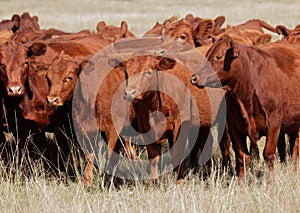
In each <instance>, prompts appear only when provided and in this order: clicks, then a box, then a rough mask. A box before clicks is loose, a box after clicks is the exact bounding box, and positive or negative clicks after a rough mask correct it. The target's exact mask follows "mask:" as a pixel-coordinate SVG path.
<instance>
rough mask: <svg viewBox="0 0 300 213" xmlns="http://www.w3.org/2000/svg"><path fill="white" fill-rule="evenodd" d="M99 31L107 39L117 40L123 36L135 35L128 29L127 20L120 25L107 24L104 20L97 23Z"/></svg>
mask: <svg viewBox="0 0 300 213" xmlns="http://www.w3.org/2000/svg"><path fill="white" fill-rule="evenodd" d="M97 31H98V33H99V34H100V35H101V36H102V37H103V38H104V39H105V40H107V41H110V42H115V41H117V40H119V39H122V38H127V37H134V34H132V33H131V32H130V31H128V26H127V23H126V22H125V21H122V22H121V26H120V27H116V26H107V25H106V23H105V22H104V21H101V22H99V23H98V24H97Z"/></svg>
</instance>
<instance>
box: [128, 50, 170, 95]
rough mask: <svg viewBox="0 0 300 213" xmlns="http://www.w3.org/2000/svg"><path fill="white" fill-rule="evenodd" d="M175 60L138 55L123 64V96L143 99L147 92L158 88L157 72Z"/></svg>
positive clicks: (166, 67)
mask: <svg viewBox="0 0 300 213" xmlns="http://www.w3.org/2000/svg"><path fill="white" fill-rule="evenodd" d="M174 65H175V61H174V60H171V59H167V58H162V57H154V56H147V55H145V56H139V57H134V58H131V59H129V60H128V61H127V63H125V64H123V66H124V71H125V74H126V77H127V82H126V83H127V85H126V90H125V92H124V98H125V99H126V100H129V101H133V100H134V101H140V100H143V99H144V97H146V96H147V95H148V94H149V93H152V92H156V91H158V90H159V83H160V80H159V73H158V72H161V71H163V70H167V69H171V68H173V67H174Z"/></svg>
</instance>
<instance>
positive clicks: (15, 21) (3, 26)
mask: <svg viewBox="0 0 300 213" xmlns="http://www.w3.org/2000/svg"><path fill="white" fill-rule="evenodd" d="M20 19H21V18H20V16H19V15H18V14H14V15H13V16H12V17H11V19H10V20H9V19H8V20H2V21H1V22H0V31H2V30H11V31H12V32H16V31H17V30H18V29H19V27H20Z"/></svg>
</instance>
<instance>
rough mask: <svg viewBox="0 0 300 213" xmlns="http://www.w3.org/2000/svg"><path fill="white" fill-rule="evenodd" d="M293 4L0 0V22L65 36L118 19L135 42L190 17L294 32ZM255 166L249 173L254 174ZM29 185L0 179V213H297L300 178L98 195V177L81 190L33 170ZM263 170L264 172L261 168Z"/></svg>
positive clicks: (170, 179)
mask: <svg viewBox="0 0 300 213" xmlns="http://www.w3.org/2000/svg"><path fill="white" fill-rule="evenodd" d="M299 9H300V2H299V1H296V0H288V1H278V0H273V1H268V2H267V1H262V0H254V1H245V0H240V1H238V2H237V1H226V2H225V1H220V0H210V1H206V2H201V3H200V2H199V1H196V0H192V1H184V0H181V1H180V0H179V1H171V0H167V1H158V0H149V1H145V2H141V1H137V0H127V1H116V0H113V1H96V0H89V1H87V0H74V1H62V0H55V1H45V0H30V1H23V0H14V1H12V0H7V1H6V0H1V1H0V18H1V19H6V18H10V17H11V16H12V14H13V13H22V12H24V11H28V12H30V13H31V14H32V15H37V16H39V19H40V21H39V23H40V25H41V27H42V28H48V27H55V28H58V29H61V30H65V31H71V32H75V31H79V30H82V29H91V30H94V29H95V26H96V24H97V23H98V21H100V20H105V21H106V22H107V23H108V24H115V25H119V24H120V22H121V20H126V21H127V22H128V24H129V28H130V30H131V31H133V32H134V33H136V34H137V35H141V34H143V33H144V32H146V31H147V30H148V29H150V28H151V27H152V26H153V25H154V24H155V22H156V21H160V22H162V21H163V20H165V19H167V18H169V17H171V16H173V15H179V16H181V17H183V16H185V15H186V14H187V13H193V14H195V15H197V16H202V17H210V18H214V17H216V16H218V15H225V16H226V18H227V21H226V24H237V23H241V22H243V21H246V20H248V19H251V18H261V19H263V20H265V21H267V22H269V23H270V24H272V25H277V24H285V25H287V26H288V27H294V26H295V25H296V24H299V20H300V13H299ZM261 167H263V166H261V165H260V166H256V169H258V170H262V169H263V168H261ZM35 168H36V170H35V172H34V173H33V174H32V176H31V178H25V179H24V178H23V176H22V174H20V173H16V174H15V175H13V176H7V175H5V174H4V173H3V171H2V172H1V174H0V209H1V211H3V212H299V211H300V207H299V206H300V205H299V204H300V200H299V197H300V188H299V186H300V174H299V172H298V173H293V172H291V170H292V169H291V165H290V163H287V165H280V164H279V163H277V164H276V170H275V180H274V181H270V179H269V178H268V174H265V175H263V176H262V177H261V178H257V177H256V176H255V175H254V173H252V172H251V171H248V174H247V178H248V183H247V184H245V185H243V184H240V183H239V182H238V181H237V179H236V178H235V177H231V176H229V175H228V174H227V173H224V172H222V171H221V170H219V169H214V170H213V171H212V172H211V176H210V177H208V178H207V179H206V180H205V181H204V180H202V178H201V177H200V175H197V176H195V175H188V176H187V183H186V184H185V185H183V186H180V187H177V186H175V184H174V183H175V176H174V175H173V174H167V175H164V176H162V177H160V179H159V182H158V184H157V186H155V187H154V188H152V189H151V190H148V189H147V187H146V185H145V184H144V183H143V182H142V181H137V182H134V183H131V184H124V185H122V186H121V188H120V189H114V188H105V187H103V185H104V179H103V176H102V174H101V173H100V174H96V175H95V177H94V182H95V184H94V186H93V187H91V188H90V189H89V190H86V189H84V188H83V187H82V182H81V180H80V179H79V181H77V182H72V181H68V182H67V183H66V182H65V180H61V179H54V180H51V179H49V178H46V177H45V175H44V173H43V170H42V168H41V167H40V166H39V165H38V164H37V165H35ZM264 171H267V169H264Z"/></svg>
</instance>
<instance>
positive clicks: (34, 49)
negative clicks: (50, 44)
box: [27, 42, 47, 57]
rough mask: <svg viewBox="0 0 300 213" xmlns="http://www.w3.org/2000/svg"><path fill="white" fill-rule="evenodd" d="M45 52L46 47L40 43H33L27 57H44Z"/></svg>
mask: <svg viewBox="0 0 300 213" xmlns="http://www.w3.org/2000/svg"><path fill="white" fill-rule="evenodd" d="M46 50H47V45H46V44H44V43H41V42H38V43H34V44H32V45H31V46H30V47H29V48H28V51H27V56H28V57H32V56H41V55H45V53H46Z"/></svg>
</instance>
